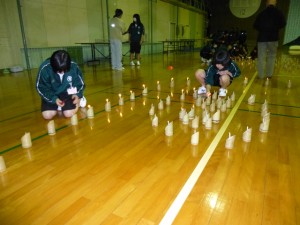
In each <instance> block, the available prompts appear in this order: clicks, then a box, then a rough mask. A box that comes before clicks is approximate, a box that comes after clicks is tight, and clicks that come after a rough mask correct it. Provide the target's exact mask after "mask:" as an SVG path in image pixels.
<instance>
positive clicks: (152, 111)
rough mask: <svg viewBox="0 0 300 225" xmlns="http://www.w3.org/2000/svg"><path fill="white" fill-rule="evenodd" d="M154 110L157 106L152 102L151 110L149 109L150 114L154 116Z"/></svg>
mask: <svg viewBox="0 0 300 225" xmlns="http://www.w3.org/2000/svg"><path fill="white" fill-rule="evenodd" d="M154 111H155V107H154V105H153V104H151V107H150V110H149V115H150V116H153V115H154Z"/></svg>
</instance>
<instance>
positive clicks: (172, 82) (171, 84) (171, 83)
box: [170, 77, 174, 88]
mask: <svg viewBox="0 0 300 225" xmlns="http://www.w3.org/2000/svg"><path fill="white" fill-rule="evenodd" d="M170 87H171V88H172V87H174V79H173V77H172V78H171V81H170Z"/></svg>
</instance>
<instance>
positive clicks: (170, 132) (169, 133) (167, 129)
mask: <svg viewBox="0 0 300 225" xmlns="http://www.w3.org/2000/svg"><path fill="white" fill-rule="evenodd" d="M165 135H166V136H169V137H170V136H173V122H169V121H168V125H167V126H166V127H165Z"/></svg>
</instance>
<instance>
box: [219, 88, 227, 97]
mask: <svg viewBox="0 0 300 225" xmlns="http://www.w3.org/2000/svg"><path fill="white" fill-rule="evenodd" d="M226 94H227V90H226V89H225V88H220V90H219V96H220V97H225V96H226Z"/></svg>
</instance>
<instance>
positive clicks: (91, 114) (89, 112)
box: [87, 105, 94, 118]
mask: <svg viewBox="0 0 300 225" xmlns="http://www.w3.org/2000/svg"><path fill="white" fill-rule="evenodd" d="M87 117H88V118H94V107H93V106H90V105H88V110H87Z"/></svg>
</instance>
